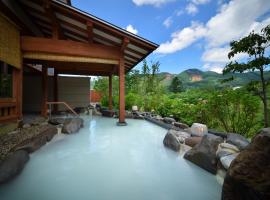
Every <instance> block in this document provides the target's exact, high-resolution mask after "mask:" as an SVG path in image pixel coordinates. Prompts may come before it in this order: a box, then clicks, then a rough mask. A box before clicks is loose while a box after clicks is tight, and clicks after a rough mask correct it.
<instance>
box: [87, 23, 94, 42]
mask: <svg viewBox="0 0 270 200" xmlns="http://www.w3.org/2000/svg"><path fill="white" fill-rule="evenodd" d="M86 26H87V32H88V41H89V43H90V44H92V43H93V22H91V21H87V23H86Z"/></svg>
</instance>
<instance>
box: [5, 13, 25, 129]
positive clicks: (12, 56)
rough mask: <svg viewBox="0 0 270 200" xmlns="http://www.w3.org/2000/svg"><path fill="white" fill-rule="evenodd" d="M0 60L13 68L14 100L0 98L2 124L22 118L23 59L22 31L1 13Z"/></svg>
mask: <svg viewBox="0 0 270 200" xmlns="http://www.w3.org/2000/svg"><path fill="white" fill-rule="evenodd" d="M0 25H1V29H0V60H1V61H3V62H5V63H6V64H9V65H11V66H13V70H12V71H13V72H12V81H13V82H12V90H13V91H12V98H0V124H1V123H4V122H8V121H12V120H14V121H15V120H17V119H19V118H21V117H22V77H23V74H22V72H23V69H22V64H21V63H22V58H21V48H20V31H19V29H18V27H17V26H16V25H15V24H14V23H13V22H12V21H10V20H9V19H8V18H6V17H5V16H4V15H3V14H2V13H1V12H0Z"/></svg>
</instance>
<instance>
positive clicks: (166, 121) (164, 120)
mask: <svg viewBox="0 0 270 200" xmlns="http://www.w3.org/2000/svg"><path fill="white" fill-rule="evenodd" d="M163 122H165V123H167V124H172V123H173V122H175V119H174V118H171V117H164V118H163Z"/></svg>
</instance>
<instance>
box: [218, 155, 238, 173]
mask: <svg viewBox="0 0 270 200" xmlns="http://www.w3.org/2000/svg"><path fill="white" fill-rule="evenodd" d="M237 156H238V153H235V154H229V155H226V156H223V157H221V158H220V162H221V164H222V166H223V167H224V168H225V169H228V168H229V167H230V165H231V163H232V161H233V160H234V159H235V158H236V157H237Z"/></svg>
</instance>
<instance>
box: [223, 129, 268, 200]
mask: <svg viewBox="0 0 270 200" xmlns="http://www.w3.org/2000/svg"><path fill="white" fill-rule="evenodd" d="M233 199H240V200H266V199H267V200H268V199H270V128H264V129H262V130H261V131H260V132H259V133H258V134H257V135H256V136H255V137H254V138H253V139H252V142H251V144H250V145H248V147H247V148H245V149H244V150H243V151H241V152H240V153H239V155H238V156H237V157H236V158H235V159H234V161H233V162H232V163H231V165H230V167H229V169H228V171H227V174H226V177H225V180H224V184H223V188H222V200H233Z"/></svg>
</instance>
